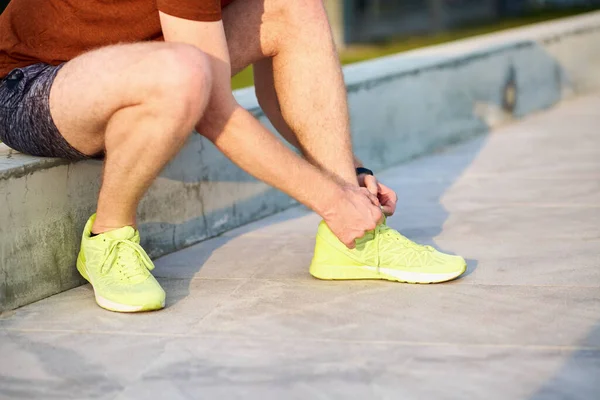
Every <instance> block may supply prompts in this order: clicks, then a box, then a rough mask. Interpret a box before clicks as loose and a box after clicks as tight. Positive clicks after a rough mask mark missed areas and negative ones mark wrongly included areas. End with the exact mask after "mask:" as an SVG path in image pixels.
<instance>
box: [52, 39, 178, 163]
mask: <svg viewBox="0 0 600 400" xmlns="http://www.w3.org/2000/svg"><path fill="white" fill-rule="evenodd" d="M173 46H174V45H173V44H169V43H164V42H143V43H134V44H125V45H116V46H109V47H105V48H101V49H98V50H94V51H91V52H88V53H85V54H82V55H80V56H79V57H77V58H74V59H73V60H71V61H69V62H67V63H66V64H64V66H63V67H62V68H61V69H60V71H59V72H58V74H57V75H56V78H55V79H54V83H53V85H52V88H51V90H50V112H51V115H52V118H53V120H54V123H55V124H56V127H57V128H58V130H59V131H60V133H61V134H62V136H63V137H64V138H65V139H66V141H67V142H68V143H69V144H70V145H71V146H73V147H74V148H75V149H77V150H79V151H80V152H82V153H84V154H96V153H98V152H101V151H102V150H103V149H104V132H105V130H106V126H107V123H108V121H109V120H110V118H111V116H112V115H113V114H114V113H115V112H117V111H118V110H119V109H122V108H125V107H129V106H133V105H137V104H140V103H141V102H143V101H144V100H145V99H146V98H148V96H151V95H152V93H151V91H152V89H153V88H154V87H156V82H157V80H160V76H159V75H160V73H161V72H160V69H161V68H164V67H165V65H164V64H165V63H168V62H169V60H168V58H169V55H168V53H170V52H171V50H170V49H172V47H173ZM171 58H173V57H171ZM173 62H176V60H173Z"/></svg>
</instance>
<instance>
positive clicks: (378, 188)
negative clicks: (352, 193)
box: [358, 174, 398, 216]
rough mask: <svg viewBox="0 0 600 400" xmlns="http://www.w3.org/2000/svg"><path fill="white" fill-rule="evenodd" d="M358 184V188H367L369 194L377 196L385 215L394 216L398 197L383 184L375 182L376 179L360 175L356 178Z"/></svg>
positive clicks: (371, 176)
mask: <svg viewBox="0 0 600 400" xmlns="http://www.w3.org/2000/svg"><path fill="white" fill-rule="evenodd" d="M358 183H359V185H360V186H362V187H365V188H367V190H368V191H369V192H370V193H372V194H373V195H375V196H377V199H378V200H379V203H380V204H381V209H382V211H383V213H384V214H385V215H387V216H390V215H393V214H394V212H395V211H396V203H397V202H398V196H397V195H396V193H395V192H394V191H393V190H392V189H390V188H389V187H387V186H385V185H384V184H383V183H380V182H377V178H375V177H374V176H373V175H368V174H360V175H359V176H358Z"/></svg>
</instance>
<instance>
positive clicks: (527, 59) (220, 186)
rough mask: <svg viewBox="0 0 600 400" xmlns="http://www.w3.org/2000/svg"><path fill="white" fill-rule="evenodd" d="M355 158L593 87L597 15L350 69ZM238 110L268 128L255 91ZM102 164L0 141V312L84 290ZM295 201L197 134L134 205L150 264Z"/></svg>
mask: <svg viewBox="0 0 600 400" xmlns="http://www.w3.org/2000/svg"><path fill="white" fill-rule="evenodd" d="M344 72H345V78H346V83H347V86H348V92H349V100H350V108H351V117H352V126H353V137H354V144H355V150H356V153H357V155H358V156H359V157H360V158H361V159H362V160H364V162H365V163H366V165H368V166H369V167H370V168H373V169H375V170H379V169H382V168H386V167H389V166H392V165H395V164H398V163H401V162H403V161H405V160H407V159H410V158H412V157H415V156H418V155H420V154H423V153H426V152H428V151H431V150H433V149H436V148H439V147H442V146H444V145H447V144H449V143H452V142H456V141H460V140H462V139H465V138H468V137H471V136H473V135H477V134H481V133H484V132H486V131H488V130H489V129H490V128H491V127H493V126H495V125H497V124H499V123H502V122H504V121H507V120H510V119H511V118H515V117H517V118H518V117H520V116H523V115H526V114H529V113H532V112H535V111H537V110H540V109H544V108H547V107H550V106H552V105H554V104H556V103H557V102H559V101H561V100H562V99H564V98H566V97H569V96H571V95H574V94H580V93H585V92H589V91H593V90H597V89H599V88H600V13H590V14H586V15H582V16H578V17H573V18H568V19H564V20H559V21H555V22H549V23H543V24H538V25H534V26H531V27H526V28H521V29H515V30H510V31H505V32H501V33H496V34H492V35H486V36H481V37H477V38H473V39H467V40H462V41H458V42H454V43H450V44H446V45H440V46H434V47H430V48H426V49H420V50H415V51H411V52H407V53H403V54H400V55H396V56H390V57H384V58H381V59H377V60H374V61H369V62H364V63H360V64H355V65H352V66H348V67H346V68H345V71H344ZM236 97H237V99H238V101H239V102H240V104H242V105H243V106H244V107H246V108H247V109H248V110H249V111H250V112H252V113H253V114H254V115H255V116H256V118H258V119H259V120H260V121H261V122H263V123H264V124H266V125H267V126H268V125H269V124H268V122H267V121H266V118H265V117H264V114H263V113H262V111H261V110H260V108H259V107H258V104H257V101H256V99H255V97H254V94H253V91H252V89H245V90H240V91H237V92H236ZM100 172H101V163H100V162H97V161H86V162H79V163H68V162H65V161H63V160H56V159H39V158H35V157H29V156H25V155H21V154H18V153H16V152H14V151H12V150H9V149H8V148H6V147H5V146H3V145H0V199H2V203H1V204H2V205H1V206H0V312H1V311H3V310H10V309H13V308H16V307H19V306H22V305H24V304H28V303H31V302H33V301H36V300H39V299H42V298H44V297H47V296H50V295H52V294H55V293H58V292H60V291H63V290H67V289H69V288H72V287H74V286H77V285H80V284H81V283H82V282H83V281H82V279H81V278H80V277H79V276H78V274H77V273H76V271H75V268H74V265H75V259H76V256H77V251H78V246H79V239H80V233H81V230H82V228H83V224H84V223H85V220H86V219H87V217H88V216H89V215H90V214H91V213H92V212H93V210H94V208H95V202H96V196H97V192H98V187H99V178H100ZM291 204H293V201H292V200H291V199H289V198H288V197H286V196H285V195H283V194H281V193H278V192H277V191H275V190H273V189H271V188H269V187H267V186H266V185H265V184H263V183H261V182H258V181H256V180H255V179H253V178H251V177H249V176H248V175H247V174H246V173H244V172H243V171H241V170H240V169H238V168H237V167H235V166H234V165H233V164H232V163H230V162H229V161H228V160H227V159H225V158H224V157H223V156H222V155H221V154H220V153H219V152H218V151H217V150H216V149H215V148H214V147H213V146H212V144H210V143H209V142H208V141H206V140H204V139H203V138H201V137H200V136H199V135H194V136H193V137H192V138H190V140H189V143H188V144H187V145H186V147H185V148H184V149H183V150H182V152H181V153H180V154H179V156H178V157H177V158H176V159H175V160H174V161H173V162H171V163H170V164H169V166H168V167H167V168H166V169H165V170H164V171H163V173H162V174H161V176H160V177H159V178H158V180H157V181H156V182H155V183H154V185H153V186H152V188H151V189H150V191H149V192H148V194H147V195H146V196H145V198H144V200H143V201H142V204H141V206H140V209H139V222H140V230H141V233H142V237H143V244H144V246H145V247H146V249H148V251H149V253H150V255H151V256H152V257H157V256H160V255H162V254H166V253H169V252H172V251H174V250H177V249H180V248H182V247H185V246H189V245H191V244H193V243H196V242H198V241H200V240H203V239H205V238H208V237H212V236H215V235H218V234H220V233H222V232H224V231H226V230H228V229H231V228H233V227H236V226H239V225H242V224H245V223H248V222H250V221H252V220H255V219H258V218H261V217H263V216H266V215H268V214H271V213H274V212H277V211H279V210H283V209H285V208H286V207H289V206H290V205H291Z"/></svg>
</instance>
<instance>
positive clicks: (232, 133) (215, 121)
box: [198, 105, 341, 215]
mask: <svg viewBox="0 0 600 400" xmlns="http://www.w3.org/2000/svg"><path fill="white" fill-rule="evenodd" d="M198 130H199V131H200V132H201V133H202V134H203V135H205V136H206V137H208V138H209V139H210V140H211V141H212V142H213V143H214V144H215V146H217V148H218V149H219V150H220V151H222V152H223V153H224V154H225V155H226V156H227V157H228V158H229V159H230V160H231V161H233V162H234V163H235V164H237V165H238V166H239V167H240V168H242V169H243V170H244V171H246V172H248V173H249V174H251V175H252V176H254V177H255V178H257V179H260V180H261V181H263V182H265V183H267V184H269V185H271V186H273V187H275V188H277V189H279V190H281V191H283V192H284V193H286V194H288V195H289V196H291V197H293V198H294V199H296V200H298V201H299V202H300V203H302V204H304V205H306V206H307V207H309V208H311V209H312V210H314V211H315V212H317V213H318V214H320V215H323V214H324V213H326V212H327V209H328V208H329V207H330V206H331V205H332V204H333V203H334V202H335V201H336V200H335V199H336V198H338V197H339V192H340V190H341V187H340V186H339V185H338V184H337V183H336V182H335V181H334V180H333V179H332V178H330V177H329V176H328V175H326V174H325V173H323V172H322V171H320V170H319V169H318V168H316V167H315V166H313V165H311V164H310V163H308V162H307V161H306V160H304V159H302V158H301V157H299V156H298V155H296V154H295V153H294V152H292V151H291V150H290V149H288V148H287V147H285V146H284V145H283V143H281V142H280V141H279V140H277V138H276V137H274V136H273V135H272V134H271V133H270V132H269V131H268V130H267V129H266V128H265V127H263V126H262V125H261V124H260V122H258V121H257V120H256V119H255V118H254V117H253V116H252V115H251V114H250V113H249V112H247V111H246V110H245V109H243V108H242V107H240V106H237V105H236V106H234V107H233V108H232V109H230V111H229V112H224V111H223V107H220V108H219V109H218V111H216V110H215V114H213V115H207V116H206V117H205V118H204V119H203V120H202V121H201V122H200V123H199V124H198Z"/></svg>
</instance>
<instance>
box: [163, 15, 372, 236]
mask: <svg viewBox="0 0 600 400" xmlns="http://www.w3.org/2000/svg"><path fill="white" fill-rule="evenodd" d="M160 20H161V25H162V29H163V34H164V37H165V40H166V41H172V42H180V43H187V44H190V45H193V46H195V47H197V48H198V49H200V50H202V51H203V52H204V53H205V54H207V55H208V57H209V58H210V63H211V71H212V78H213V79H212V82H213V83H212V93H211V95H210V100H209V105H208V108H207V111H206V112H205V114H204V116H203V117H202V119H201V120H200V121H199V122H198V124H197V127H196V129H197V130H198V131H199V132H201V133H202V135H204V136H206V137H207V138H208V139H209V140H211V141H212V142H213V143H214V144H215V145H216V146H217V148H218V149H219V150H221V151H222V152H223V153H224V154H225V155H226V156H227V157H228V158H229V159H231V160H232V161H233V162H234V163H236V164H237V165H238V166H239V167H240V168H242V169H243V170H245V171H246V172H248V173H249V174H251V175H253V176H254V177H256V178H258V179H260V180H262V181H264V182H266V183H267V184H269V185H271V186H274V187H276V188H277V189H279V190H281V191H283V192H285V193H287V194H288V195H290V196H291V197H293V198H295V199H296V200H298V201H299V202H301V203H302V204H304V205H306V206H307V207H309V208H311V209H313V210H314V211H316V212H317V213H318V214H319V215H321V216H322V217H323V218H324V219H325V220H326V221H327V223H328V225H329V227H330V228H331V229H332V231H333V232H334V233H335V234H336V236H338V238H339V239H340V240H341V241H342V242H344V243H345V244H346V245H347V246H350V247H352V246H353V245H354V239H356V238H358V237H361V236H362V235H363V234H364V232H365V231H366V230H369V229H373V227H374V226H375V224H376V223H377V221H378V220H379V218H380V216H381V212H380V209H379V207H378V206H377V207H375V206H374V204H377V205H378V204H379V201H378V200H377V197H376V196H373V195H371V194H370V193H368V192H367V191H360V190H359V189H358V188H348V187H342V186H340V185H339V184H337V183H336V182H335V181H334V180H333V179H332V178H331V177H329V176H327V175H326V174H324V173H323V172H321V171H320V170H319V169H318V168H316V167H314V166H313V165H311V164H309V163H308V162H307V161H306V160H304V159H302V158H301V157H298V156H297V155H296V154H295V153H294V152H292V151H291V150H289V149H288V148H287V147H285V146H284V145H283V143H281V142H280V141H279V140H277V138H275V137H274V136H273V135H272V134H271V133H270V132H269V131H268V130H267V129H266V128H264V127H263V126H262V125H261V124H260V123H259V122H258V121H257V120H256V119H255V118H254V117H253V116H252V115H251V114H250V113H248V112H247V111H246V110H245V109H244V108H242V107H240V106H239V105H238V104H237V103H236V101H235V99H234V97H233V94H232V92H231V78H230V76H231V66H230V61H229V52H228V49H227V41H226V38H225V33H224V30H223V24H222V22H221V21H216V22H198V21H190V20H185V19H181V18H177V17H173V16H170V15H167V14H165V13H160Z"/></svg>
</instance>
